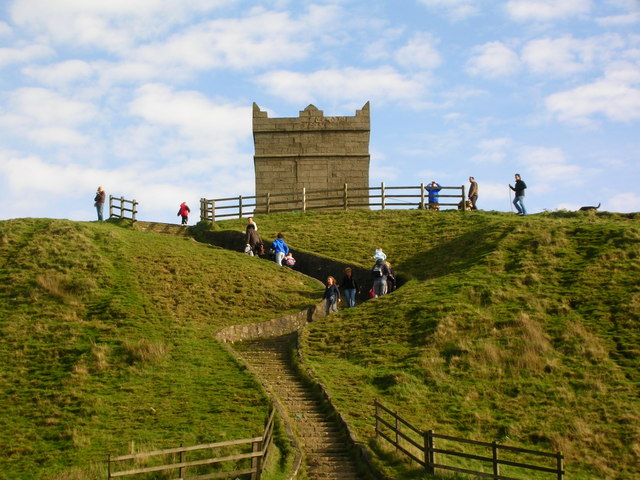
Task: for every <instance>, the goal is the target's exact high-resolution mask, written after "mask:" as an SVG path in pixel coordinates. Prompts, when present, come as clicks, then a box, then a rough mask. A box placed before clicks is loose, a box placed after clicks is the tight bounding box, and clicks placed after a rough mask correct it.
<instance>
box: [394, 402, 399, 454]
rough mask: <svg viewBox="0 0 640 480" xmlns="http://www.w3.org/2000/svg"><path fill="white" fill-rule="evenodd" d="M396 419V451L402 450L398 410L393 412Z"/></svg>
mask: <svg viewBox="0 0 640 480" xmlns="http://www.w3.org/2000/svg"><path fill="white" fill-rule="evenodd" d="M393 417H394V419H395V421H396V422H395V432H396V453H398V452H399V451H400V424H399V423H398V412H395V413H394V414H393Z"/></svg>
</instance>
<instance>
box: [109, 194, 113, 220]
mask: <svg viewBox="0 0 640 480" xmlns="http://www.w3.org/2000/svg"><path fill="white" fill-rule="evenodd" d="M112 216H113V195H109V218H111V217H112Z"/></svg>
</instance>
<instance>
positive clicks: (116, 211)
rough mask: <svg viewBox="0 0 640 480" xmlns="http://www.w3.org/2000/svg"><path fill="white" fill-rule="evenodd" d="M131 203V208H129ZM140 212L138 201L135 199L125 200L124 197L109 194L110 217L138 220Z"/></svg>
mask: <svg viewBox="0 0 640 480" xmlns="http://www.w3.org/2000/svg"><path fill="white" fill-rule="evenodd" d="M126 205H130V206H131V208H127V206H126ZM137 213H138V202H136V201H135V200H125V198H124V197H114V196H113V195H109V218H121V219H122V218H126V219H129V220H133V221H134V222H135V221H136V214H137Z"/></svg>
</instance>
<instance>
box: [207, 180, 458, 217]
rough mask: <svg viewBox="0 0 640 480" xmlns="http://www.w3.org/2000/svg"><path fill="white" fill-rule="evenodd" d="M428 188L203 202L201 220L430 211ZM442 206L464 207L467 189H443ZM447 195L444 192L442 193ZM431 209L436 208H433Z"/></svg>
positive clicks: (299, 193)
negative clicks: (312, 212)
mask: <svg viewBox="0 0 640 480" xmlns="http://www.w3.org/2000/svg"><path fill="white" fill-rule="evenodd" d="M427 189H428V185H425V184H424V183H421V184H420V185H414V186H404V187H388V186H386V185H385V184H384V182H383V183H381V184H380V186H379V187H366V188H351V189H350V188H349V185H348V184H346V183H345V184H344V187H343V188H340V189H333V190H307V189H306V188H302V190H300V191H297V192H296V191H292V192H291V193H281V194H271V193H266V194H264V195H260V196H256V195H253V196H242V195H239V196H237V197H227V198H214V199H206V198H201V199H200V220H208V221H211V222H215V221H216V220H218V219H224V218H229V217H232V218H242V217H243V216H247V215H253V214H255V213H263V214H270V213H277V212H291V211H301V212H306V211H309V210H349V209H353V208H356V209H357V208H380V209H382V210H384V209H386V208H390V207H392V208H422V209H424V208H430V205H429V193H428V191H427ZM440 189H441V191H440V193H439V194H438V199H439V203H438V208H439V207H456V208H458V207H459V205H460V202H462V204H463V205H464V201H465V187H464V185H462V186H460V187H440ZM443 192H444V193H443ZM431 208H435V207H434V206H433V205H431Z"/></svg>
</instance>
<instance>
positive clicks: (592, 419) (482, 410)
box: [216, 210, 640, 479]
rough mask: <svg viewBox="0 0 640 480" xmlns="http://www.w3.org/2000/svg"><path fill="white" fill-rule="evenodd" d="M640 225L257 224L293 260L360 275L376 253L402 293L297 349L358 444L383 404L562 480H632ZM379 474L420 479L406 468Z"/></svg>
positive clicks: (545, 219) (415, 219) (636, 472)
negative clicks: (516, 451) (554, 454)
mask: <svg viewBox="0 0 640 480" xmlns="http://www.w3.org/2000/svg"><path fill="white" fill-rule="evenodd" d="M639 219H640V216H638V215H637V214H635V215H615V214H607V213H600V214H597V215H595V214H593V212H590V213H582V212H580V213H569V212H555V213H547V214H540V215H534V216H528V217H525V218H520V217H516V216H513V215H508V214H501V213H495V212H469V213H466V214H462V213H461V212H454V211H447V212H444V211H443V212H428V211H416V210H414V211H384V212H335V213H305V214H297V215H291V214H290V215H271V216H264V217H258V218H257V219H256V220H257V222H258V224H259V226H260V232H261V234H262V235H263V236H264V237H265V238H268V239H271V238H272V237H273V236H275V233H276V232H278V231H283V232H285V234H286V240H287V242H288V244H289V246H290V247H292V248H293V249H294V251H295V249H296V248H298V249H301V250H306V251H310V252H316V253H319V254H321V255H325V256H327V257H331V258H334V259H338V260H342V261H345V262H351V263H352V264H354V265H358V266H362V267H370V266H371V264H372V262H373V260H372V259H371V256H372V254H373V251H374V249H375V248H376V247H382V248H383V250H384V251H385V252H386V253H387V255H388V256H389V260H390V261H391V263H392V264H393V266H394V268H395V269H396V270H397V271H398V273H400V274H402V275H403V276H405V277H406V278H409V279H410V281H408V282H407V283H406V284H405V286H404V287H403V288H401V289H400V290H398V291H397V292H395V293H393V294H391V295H388V296H385V297H383V298H380V299H376V300H372V301H369V302H366V303H365V304H363V305H361V306H359V307H358V308H356V309H352V310H348V311H342V312H340V313H339V314H338V315H334V316H331V317H328V318H325V319H323V320H321V321H318V322H315V323H313V324H312V325H311V326H310V328H308V329H307V331H306V332H305V334H304V336H303V341H302V346H303V354H304V357H305V359H306V361H307V362H308V363H309V365H311V367H312V369H313V371H314V372H315V373H316V375H317V376H318V377H319V378H320V379H321V380H322V381H323V382H324V383H325V384H326V385H327V386H328V388H329V389H330V391H331V394H332V395H333V398H334V400H335V401H336V404H337V407H338V409H339V410H340V411H341V412H343V413H344V414H345V416H346V418H347V419H348V420H349V421H350V422H351V423H352V424H353V425H354V426H355V428H356V431H357V433H358V435H359V436H360V438H361V439H363V440H365V441H367V440H369V439H370V438H371V437H372V435H373V423H372V412H373V409H372V407H370V405H371V404H372V402H373V400H374V399H375V398H378V399H380V400H381V401H382V402H383V403H385V404H386V405H387V406H389V407H390V408H392V409H393V410H396V411H398V412H399V413H400V414H401V415H402V416H404V417H405V418H407V419H409V420H410V421H412V422H413V423H414V424H415V425H417V426H419V427H421V428H424V429H433V430H435V431H436V432H438V433H443V434H452V435H459V436H463V437H465V438H469V439H476V440H484V441H493V440H496V441H498V442H501V443H505V444H509V445H516V446H522V447H525V448H534V449H538V450H545V451H558V450H559V451H562V452H563V453H564V454H565V456H566V463H567V478H571V479H595V478H597V479H633V478H640V401H639V394H640V362H639V360H640V329H639V326H640V325H639V318H640V223H639ZM243 225H244V223H243V222H242V221H240V220H235V221H227V222H222V223H221V224H219V225H217V226H216V228H221V229H225V228H232V229H240V228H242V226H243ZM336 277H337V278H338V279H340V278H341V272H336ZM372 446H373V447H374V449H376V450H377V449H378V445H377V444H376V443H375V442H372ZM381 455H382V456H384V455H383V454H381ZM377 461H378V462H379V463H380V465H383V461H382V459H381V457H378V458H377ZM382 468H384V469H386V470H387V471H389V472H391V473H393V474H395V475H397V476H398V477H399V478H418V477H420V478H421V476H420V474H418V473H417V472H415V471H412V470H411V468H409V469H406V468H404V467H397V466H396V467H392V466H390V465H383V467H382ZM504 473H506V472H503V474H504ZM531 478H534V477H533V476H532V477H531ZM536 478H549V477H548V476H547V477H536Z"/></svg>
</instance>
